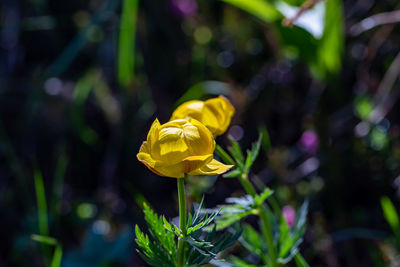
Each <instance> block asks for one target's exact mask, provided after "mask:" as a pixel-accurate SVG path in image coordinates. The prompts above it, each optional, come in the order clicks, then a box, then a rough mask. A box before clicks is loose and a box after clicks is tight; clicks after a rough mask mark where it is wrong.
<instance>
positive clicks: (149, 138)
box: [147, 118, 160, 154]
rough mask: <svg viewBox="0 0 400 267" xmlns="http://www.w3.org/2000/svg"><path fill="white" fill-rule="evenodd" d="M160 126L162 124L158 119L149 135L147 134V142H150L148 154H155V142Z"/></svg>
mask: <svg viewBox="0 0 400 267" xmlns="http://www.w3.org/2000/svg"><path fill="white" fill-rule="evenodd" d="M159 126H160V122H159V121H158V119H157V118H156V119H155V120H154V121H153V123H152V124H151V127H150V130H149V133H148V134H147V142H148V150H149V151H148V153H150V154H154V153H153V152H152V148H153V147H154V144H155V142H156V141H157V139H158V127H159Z"/></svg>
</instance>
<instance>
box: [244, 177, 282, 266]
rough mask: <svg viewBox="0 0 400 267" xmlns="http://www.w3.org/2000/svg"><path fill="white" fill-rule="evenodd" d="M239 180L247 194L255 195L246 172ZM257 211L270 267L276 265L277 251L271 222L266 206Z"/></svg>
mask: <svg viewBox="0 0 400 267" xmlns="http://www.w3.org/2000/svg"><path fill="white" fill-rule="evenodd" d="M239 181H240V183H241V184H242V186H243V188H244V189H245V190H246V192H247V194H249V195H250V196H252V197H254V196H256V194H257V192H256V190H255V189H254V186H253V185H252V184H251V183H250V181H249V179H248V174H247V173H243V175H242V176H241V177H239ZM259 212H260V214H259V215H260V219H261V222H262V226H263V227H264V229H263V230H264V231H262V232H263V234H264V238H265V240H266V241H267V246H268V252H269V260H270V264H268V265H269V266H271V267H275V266H277V265H278V263H277V252H276V248H275V245H274V238H273V235H272V228H271V224H270V222H269V219H268V207H267V206H265V205H263V206H262V207H261V208H260V209H259Z"/></svg>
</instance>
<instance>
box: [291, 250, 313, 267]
mask: <svg viewBox="0 0 400 267" xmlns="http://www.w3.org/2000/svg"><path fill="white" fill-rule="evenodd" d="M294 261H295V262H296V265H297V267H310V265H308V263H307V262H306V260H305V259H304V258H303V256H302V255H301V254H300V253H297V254H296V255H295V256H294Z"/></svg>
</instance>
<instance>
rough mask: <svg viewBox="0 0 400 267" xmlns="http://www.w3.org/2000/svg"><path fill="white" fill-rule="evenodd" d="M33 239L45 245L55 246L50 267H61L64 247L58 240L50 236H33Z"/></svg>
mask: <svg viewBox="0 0 400 267" xmlns="http://www.w3.org/2000/svg"><path fill="white" fill-rule="evenodd" d="M31 239H32V240H34V241H36V242H39V243H41V244H44V245H49V246H55V249H54V252H53V258H52V260H51V265H50V267H60V266H61V260H62V253H63V252H62V246H61V244H60V243H59V242H58V241H57V239H55V238H53V237H50V236H42V235H31Z"/></svg>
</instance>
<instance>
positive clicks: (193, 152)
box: [137, 119, 232, 178]
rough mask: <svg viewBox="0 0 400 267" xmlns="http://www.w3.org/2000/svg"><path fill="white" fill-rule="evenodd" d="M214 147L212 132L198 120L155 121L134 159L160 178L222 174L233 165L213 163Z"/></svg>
mask: <svg viewBox="0 0 400 267" xmlns="http://www.w3.org/2000/svg"><path fill="white" fill-rule="evenodd" d="M214 148H215V141H214V139H213V136H212V134H211V132H210V131H209V130H208V129H207V128H206V127H205V126H204V125H203V124H202V123H200V122H199V121H197V120H195V119H189V120H182V119H181V120H173V121H169V122H167V123H165V124H162V125H160V123H159V121H158V120H157V119H156V120H155V121H154V122H153V124H152V125H151V128H150V131H149V133H148V135H147V140H146V141H145V142H143V144H142V146H141V147H140V151H139V153H138V154H137V158H138V160H139V161H141V162H142V163H143V164H144V165H146V166H147V167H148V168H149V169H150V170H151V171H152V172H154V173H156V174H158V175H160V176H167V177H174V178H181V177H183V176H184V175H185V174H186V173H187V174H191V175H215V174H221V173H224V172H226V171H227V170H229V169H230V168H232V165H225V164H222V163H221V162H219V161H217V160H215V159H214V158H213V153H214Z"/></svg>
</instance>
